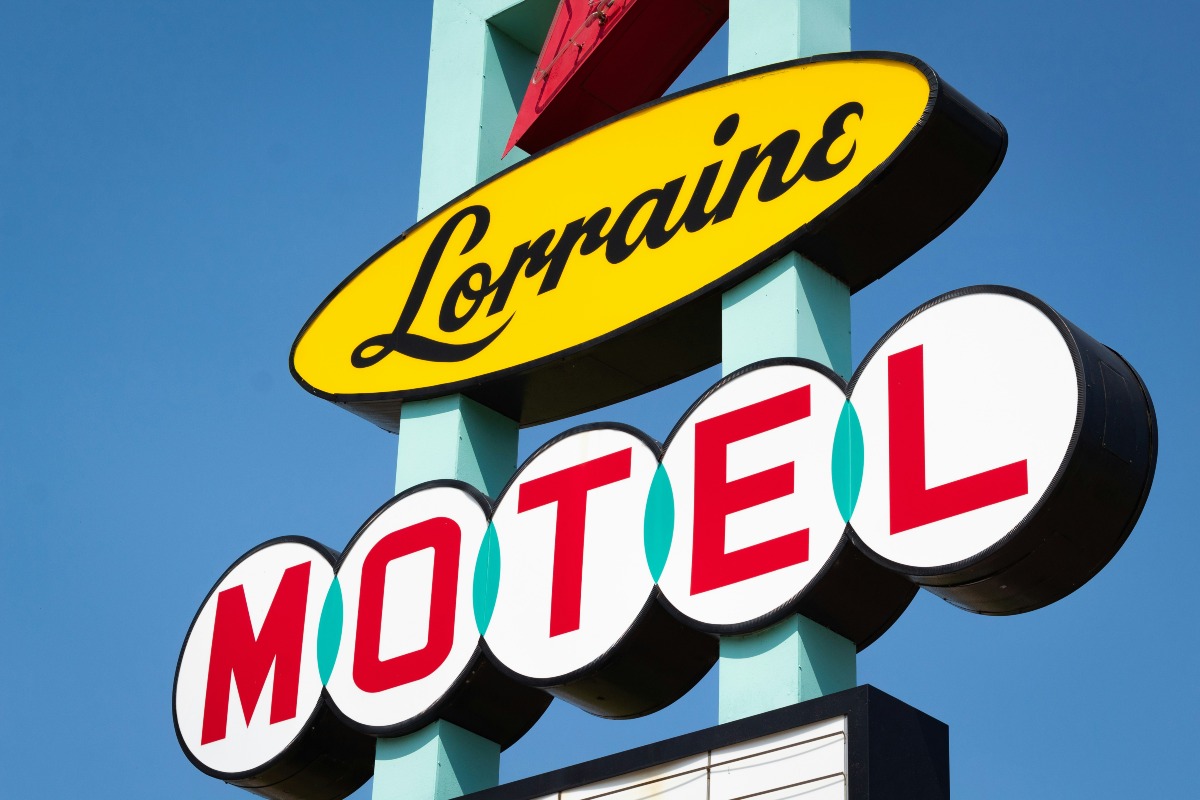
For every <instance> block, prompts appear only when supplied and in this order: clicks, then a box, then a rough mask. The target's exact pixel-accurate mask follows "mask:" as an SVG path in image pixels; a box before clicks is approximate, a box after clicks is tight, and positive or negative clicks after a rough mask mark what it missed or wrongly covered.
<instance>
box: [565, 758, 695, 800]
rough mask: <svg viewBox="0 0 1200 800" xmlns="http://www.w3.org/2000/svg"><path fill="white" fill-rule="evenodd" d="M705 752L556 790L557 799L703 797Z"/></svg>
mask: <svg viewBox="0 0 1200 800" xmlns="http://www.w3.org/2000/svg"><path fill="white" fill-rule="evenodd" d="M707 796H708V753H700V754H699V755H695V756H692V757H690V758H683V759H679V760H678V761H671V762H668V763H666V764H659V765H657V766H654V767H650V768H649V769H642V770H638V771H637V772H629V773H626V774H625V775H618V776H617V777H615V778H609V779H608V780H603V781H597V782H596V783H589V784H587V785H586V786H576V787H575V788H572V789H566V790H564V791H562V792H560V793H559V800H592V798H599V797H603V798H611V800H649V798H663V799H664V800H706V798H707Z"/></svg>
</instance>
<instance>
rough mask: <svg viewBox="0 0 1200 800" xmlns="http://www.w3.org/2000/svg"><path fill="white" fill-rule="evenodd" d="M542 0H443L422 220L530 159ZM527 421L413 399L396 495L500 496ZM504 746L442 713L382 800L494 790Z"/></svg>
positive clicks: (544, 17)
mask: <svg viewBox="0 0 1200 800" xmlns="http://www.w3.org/2000/svg"><path fill="white" fill-rule="evenodd" d="M553 9H554V4H553V3H547V2H545V1H544V0H435V2H434V6H433V28H432V34H431V40H430V48H429V82H428V94H427V100H426V108H425V133H424V141H423V143H422V149H421V188H420V195H419V198H418V204H417V205H418V213H419V215H420V216H424V215H426V214H428V213H429V212H431V211H434V210H435V209H437V208H438V207H440V206H441V205H443V204H444V203H446V202H447V201H448V200H451V199H453V198H454V197H456V196H458V195H459V194H461V193H462V192H464V191H466V190H467V189H470V188H471V187H472V186H474V185H475V184H477V183H478V182H480V181H481V180H483V179H484V178H487V177H489V176H490V175H493V174H494V173H496V172H498V171H499V170H500V169H501V168H502V167H504V166H508V164H510V163H514V162H516V161H518V160H520V159H521V158H522V157H523V154H522V153H521V152H520V151H519V150H513V151H512V152H511V153H510V154H509V156H508V158H507V159H505V161H504V163H503V164H501V162H500V153H501V152H502V151H503V148H504V143H505V141H506V139H507V137H508V132H509V131H510V130H511V129H512V125H513V121H514V120H515V119H516V110H517V106H518V105H519V104H520V102H521V98H522V97H523V96H524V92H525V82H526V81H527V80H528V78H529V76H530V75H532V74H533V69H534V66H535V62H536V59H537V53H538V50H539V49H540V47H541V43H542V41H543V39H544V38H545V36H546V31H547V29H548V28H549V26H550V14H551V13H552V12H553ZM516 459H517V425H516V423H515V422H513V421H512V420H510V419H508V418H506V417H504V416H502V415H500V414H497V413H496V412H494V411H491V410H490V409H487V408H485V407H483V406H481V405H479V404H478V403H475V402H473V401H472V400H469V399H468V398H466V397H463V396H461V395H451V396H448V397H439V398H436V399H433V400H425V401H421V402H414V403H406V404H405V405H404V406H403V408H402V409H401V412H400V436H399V450H398V454H397V463H396V491H397V492H400V491H403V490H404V489H407V488H408V487H410V486H413V485H415V484H418V483H421V482H423V481H427V480H432V479H435V478H457V479H458V480H461V481H465V482H467V483H469V484H471V485H472V486H474V487H475V488H477V489H479V490H481V491H483V492H485V493H486V494H488V495H490V496H492V497H495V496H496V495H497V494H499V492H500V489H501V488H502V487H503V486H504V483H505V482H506V481H507V480H508V478H509V476H511V475H512V473H513V470H514V469H515V468H516ZM499 776H500V746H499V745H497V744H496V743H495V742H492V741H489V740H487V739H485V738H483V737H481V736H478V735H476V734H474V733H471V732H470V731H467V730H464V729H462V728H460V727H458V726H456V725H453V724H451V723H449V722H446V721H444V720H439V721H437V722H434V723H433V724H431V725H429V726H427V727H425V728H423V729H422V730H420V731H417V732H416V733H412V734H409V735H407V736H401V737H397V738H394V739H380V740H379V741H378V742H377V744H376V748H375V778H374V785H373V790H372V791H373V795H372V796H373V798H374V800H451V798H455V797H459V796H461V795H463V794H466V793H468V792H474V791H477V790H479V789H486V788H488V787H489V786H495V785H496V783H497V782H498V780H499Z"/></svg>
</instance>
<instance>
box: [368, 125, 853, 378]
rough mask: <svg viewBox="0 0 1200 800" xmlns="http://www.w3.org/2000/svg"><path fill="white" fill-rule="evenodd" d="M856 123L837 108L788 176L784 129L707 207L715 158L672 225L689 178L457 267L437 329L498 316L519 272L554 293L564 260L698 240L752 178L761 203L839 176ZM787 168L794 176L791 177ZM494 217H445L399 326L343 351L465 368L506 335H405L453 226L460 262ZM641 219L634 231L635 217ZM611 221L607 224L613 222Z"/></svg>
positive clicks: (791, 149) (746, 157) (721, 132)
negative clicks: (493, 260) (461, 339)
mask: <svg viewBox="0 0 1200 800" xmlns="http://www.w3.org/2000/svg"><path fill="white" fill-rule="evenodd" d="M862 116H863V106H862V104H861V103H856V102H850V103H845V104H844V105H842V106H839V107H838V108H836V109H835V110H834V111H833V112H832V113H831V114H830V115H829V116H828V117H827V118H826V120H825V123H824V125H823V126H822V129H821V137H820V138H819V139H818V140H817V141H816V142H814V143H813V145H812V147H810V148H809V149H808V152H807V153H806V154H805V155H804V157H803V159H801V160H800V164H799V166H797V167H795V169H794V170H793V169H792V163H793V161H795V160H796V159H795V156H796V151H797V149H798V148H799V146H800V132H799V131H796V130H786V131H783V132H782V133H780V134H779V135H778V136H776V137H775V138H774V139H772V140H771V141H770V142H768V143H767V144H766V145H765V146H764V145H752V146H751V147H747V148H746V149H744V150H742V151H741V153H739V154H738V157H737V161H736V162H734V165H733V169H732V172H731V174H730V177H729V181H728V183H727V184H726V185H725V189H724V191H722V192H721V193H720V196H719V197H716V198H715V201H714V192H713V190H714V188H715V187H716V185H717V179H718V177H719V174H720V172H721V168H722V166H724V164H725V162H724V161H723V160H718V161H715V162H713V163H711V164H709V165H707V166H706V167H704V169H703V170H701V172H700V176H699V178H698V179H697V181H696V187H695V189H694V190H693V192H692V194H691V196H690V197H689V198H687V201H686V204H685V205H684V207H683V211H682V212H681V213H680V214H679V215H678V218H677V219H675V221H674V222H673V223H672V222H671V219H672V217H673V215H674V213H675V208H676V206H677V205H678V204H679V202H680V194H681V192H682V190H683V187H684V184H685V181H686V176H681V177H678V178H674V179H672V180H669V181H667V182H666V183H665V184H663V185H662V186H660V187H656V188H653V189H648V190H646V191H644V192H642V193H641V194H638V195H637V196H636V197H634V198H633V199H632V200H630V201H629V202H628V203H627V204H626V205H625V207H624V208H622V209H621V210H620V212H618V213H617V214H616V215H615V218H614V214H613V209H612V208H610V207H604V208H600V209H598V210H596V211H594V212H593V213H592V214H590V215H588V216H586V217H580V218H579V219H576V220H572V221H570V222H568V223H566V224H565V225H563V226H562V233H561V234H560V233H558V231H557V229H553V228H552V229H550V230H548V231H546V232H544V233H542V234H541V235H540V236H538V237H537V238H534V239H531V240H529V241H527V242H523V243H522V244H519V245H517V246H516V247H514V248H513V249H512V251H511V254H510V255H509V258H508V261H507V262H506V263H505V265H504V268H503V269H502V270H500V271H499V273H496V274H494V273H493V270H492V266H491V264H488V263H487V262H485V261H480V262H477V263H475V264H472V265H471V266H469V267H467V268H466V269H465V270H463V272H462V273H460V274H459V275H458V277H457V278H455V279H454V281H453V282H452V283H451V284H450V288H449V289H448V290H447V291H446V294H445V296H444V297H443V298H442V301H441V305H440V307H439V313H438V327H439V328H440V329H441V330H442V331H443V332H445V333H454V332H455V331H459V330H461V329H462V328H464V327H465V326H466V325H467V323H469V322H470V321H471V320H472V319H473V318H474V317H475V316H476V314H477V313H478V312H479V310H480V309H481V308H482V307H483V305H484V303H485V301H487V300H488V298H489V297H490V298H491V302H490V303H488V305H487V312H486V314H485V316H486V317H492V316H496V315H498V314H501V313H502V312H503V311H504V309H505V306H506V305H507V303H508V300H509V298H510V296H511V295H512V290H513V287H514V286H515V285H516V283H517V280H518V279H520V278H521V276H522V275H523V276H524V277H525V278H526V279H533V278H536V277H538V276H539V275H540V276H541V283H540V284H539V285H538V290H537V292H538V294H539V295H541V294H545V293H546V292H550V291H553V290H554V289H555V288H556V287H557V286H558V283H559V280H560V279H561V278H562V275H563V273H564V271H565V270H566V268H567V265H568V264H569V262H570V260H571V257H572V256H574V255H575V254H579V255H580V256H588V255H591V254H592V253H595V252H598V251H600V250H603V252H604V258H605V260H606V261H608V263H610V264H620V263H621V262H623V261H625V260H626V259H627V258H629V257H630V256H631V255H633V254H634V253H635V252H637V250H638V249H639V248H641V247H643V246H645V247H646V248H647V249H650V250H655V249H657V248H660V247H662V246H664V245H665V244H667V243H668V242H669V241H671V239H673V238H674V237H675V235H676V234H678V233H679V232H680V231H685V232H687V233H695V232H697V231H699V230H701V229H702V228H704V227H706V226H708V225H716V224H719V223H721V222H724V221H725V220H727V219H729V218H731V217H732V216H733V215H734V214H735V213H736V212H737V208H738V205H739V203H740V202H741V199H742V197H743V195H745V194H746V192H747V190H748V189H750V187H751V181H753V180H754V179H755V177H756V176H759V175H761V177H760V178H759V182H758V186H757V192H756V195H757V198H758V200H759V202H763V203H767V202H770V201H772V200H776V199H778V198H779V197H782V196H783V195H784V194H786V193H787V192H788V191H789V190H791V189H792V187H794V186H795V185H796V184H797V183H798V182H799V181H800V179H801V178H807V179H808V180H809V181H813V182H817V181H825V180H829V179H830V178H833V177H834V176H836V175H839V174H840V173H841V172H842V171H843V170H845V169H846V167H847V166H848V165H849V164H850V161H851V159H853V158H854V153H855V149H856V147H857V144H856V143H855V142H853V141H851V142H850V146H849V148H848V149H847V151H846V154H845V155H844V156H843V157H842V158H840V159H838V160H837V161H835V162H831V161H830V160H829V156H830V152H831V151H832V150H833V147H834V145H835V143H837V142H838V140H840V139H841V138H842V137H844V136H848V135H849V134H848V133H847V132H846V127H845V126H846V122H847V120H849V119H850V118H851V117H858V118H859V119H861V118H862ZM738 123H739V116H738V115H737V114H730V115H729V116H728V117H726V118H725V119H724V120H722V122H721V124H720V125H718V126H717V130H716V132H715V133H714V135H713V144H715V145H716V146H718V147H720V146H723V145H725V144H726V143H728V142H729V140H730V139H732V138H733V135H734V133H735V132H736V131H737V127H738ZM789 170H792V171H791V172H790V174H789ZM491 217H492V215H491V211H489V210H488V208H487V207H485V206H482V205H472V206H466V207H464V208H462V209H460V210H459V211H457V212H455V213H454V214H453V215H452V216H451V217H450V218H449V219H447V220H446V221H445V222H444V223H443V224H442V227H441V229H440V230H438V232H437V234H436V235H435V236H434V238H433V242H432V243H430V245H429V249H428V250H427V251H426V253H425V257H424V258H423V259H422V261H421V266H420V268H419V269H418V270H417V277H416V280H415V281H414V282H413V288H412V291H411V292H409V295H408V298H407V299H406V300H405V302H404V307H403V308H402V309H401V311H400V318H399V319H398V320H397V321H396V326H395V327H394V328H393V329H392V330H391V331H388V332H386V333H381V334H378V335H376V336H372V337H370V338H368V339H365V340H364V341H363V342H362V343H360V344H359V345H358V346H357V347H356V348H355V349H354V352H353V353H351V354H350V363H351V364H353V365H354V366H355V367H359V368H364V367H370V366H373V365H374V364H377V363H379V362H380V361H381V360H383V359H384V358H385V357H386V356H388V355H389V354H391V353H400V354H401V355H405V356H409V357H410V358H416V359H420V360H422V361H437V362H451V361H465V360H466V359H468V358H471V357H472V356H474V355H475V354H477V353H479V352H482V351H483V350H484V349H485V348H487V347H488V346H489V345H490V344H491V343H492V342H494V341H495V340H496V338H497V337H499V336H500V334H501V333H503V332H504V329H505V328H506V327H508V324H509V323H510V322H512V318H513V312H510V313H509V315H508V317H507V318H506V319H505V320H504V321H503V322H501V323H500V324H499V325H498V326H497V327H496V328H495V330H493V331H492V332H491V333H489V334H488V335H487V336H484V337H483V338H481V339H477V340H475V341H472V342H465V343H451V342H445V341H440V340H438V339H433V338H429V337H426V336H421V335H419V334H415V333H413V332H412V331H411V328H412V325H413V322H414V321H415V320H416V318H417V314H418V312H420V310H421V309H422V308H423V307H424V305H425V299H426V296H427V295H428V293H429V287H430V285H431V284H432V282H433V276H434V274H435V273H436V271H437V269H438V266H439V265H440V264H441V261H442V257H443V256H444V255H445V253H446V248H447V246H448V245H449V242H450V239H451V237H452V236H453V235H454V234H455V232H457V231H458V229H459V228H460V227H462V226H465V225H470V232H469V233H468V235H467V241H466V243H465V244H464V245H463V247H462V250H460V251H459V255H466V254H467V253H469V252H471V251H472V250H474V249H475V247H476V246H477V245H478V244H479V243H480V242H482V241H483V239H484V237H485V236H486V234H487V230H488V226H489V225H490V223H491ZM639 219H645V222H644V223H642V224H641V225H640V226H637V225H635V223H636V222H637V220H639ZM610 221H611V223H610Z"/></svg>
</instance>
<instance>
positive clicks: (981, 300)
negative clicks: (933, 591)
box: [850, 292, 1080, 569]
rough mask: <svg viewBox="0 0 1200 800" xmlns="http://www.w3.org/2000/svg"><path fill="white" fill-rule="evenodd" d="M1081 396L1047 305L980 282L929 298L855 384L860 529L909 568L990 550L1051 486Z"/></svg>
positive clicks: (854, 518) (855, 517) (872, 545)
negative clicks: (972, 289)
mask: <svg viewBox="0 0 1200 800" xmlns="http://www.w3.org/2000/svg"><path fill="white" fill-rule="evenodd" d="M1079 397H1080V394H1079V385H1078V377H1077V373H1076V367H1075V361H1074V358H1073V356H1072V353H1071V350H1070V348H1069V347H1068V345H1067V342H1066V340H1065V339H1064V337H1063V334H1062V332H1061V331H1060V330H1059V328H1058V327H1057V326H1056V325H1055V323H1054V321H1052V320H1051V319H1050V318H1049V317H1048V316H1047V314H1046V313H1045V312H1043V311H1042V310H1041V309H1040V308H1038V307H1036V306H1034V305H1032V304H1031V303H1029V302H1027V301H1025V300H1023V299H1021V298H1019V297H1016V296H1013V295H1009V294H998V293H982V292H977V293H969V294H963V295H959V296H955V297H951V298H950V299H947V300H944V301H941V302H937V303H935V304H933V305H931V306H929V307H927V308H925V309H924V310H922V311H920V312H919V313H917V314H916V315H915V316H913V317H912V318H910V319H908V320H906V321H905V322H904V323H903V324H901V325H900V326H899V327H898V328H897V329H896V330H895V331H893V332H892V334H891V335H890V336H888V337H887V338H886V339H885V340H884V341H882V342H881V343H880V345H879V346H878V347H877V349H876V350H875V351H874V352H873V353H872V354H871V355H870V357H869V359H868V362H867V364H866V365H865V366H864V367H863V368H862V370H861V372H860V374H859V376H858V377H857V379H856V380H855V382H854V384H853V387H852V392H851V402H852V403H853V405H854V409H855V411H856V412H857V414H858V418H859V421H860V423H861V425H862V437H863V443H864V453H863V473H862V486H861V490H860V492H859V496H858V502H857V505H856V506H855V508H854V512H853V514H852V515H851V520H850V522H851V526H852V527H853V529H854V532H855V533H856V534H857V535H858V537H859V538H860V539H861V540H862V542H863V543H864V544H865V545H866V546H867V547H868V548H869V549H870V550H872V551H873V552H874V553H875V554H877V555H878V556H880V557H882V558H883V559H885V560H887V561H890V562H892V563H894V564H899V565H902V566H904V567H912V568H918V569H922V568H935V567H943V566H947V565H952V564H956V563H959V562H963V561H966V560H968V559H971V558H974V557H976V556H978V555H980V554H982V553H984V552H985V551H987V550H988V549H989V548H991V547H993V546H995V545H996V544H998V543H999V542H1001V541H1002V540H1003V539H1004V538H1005V537H1006V536H1007V535H1008V534H1009V533H1010V532H1012V531H1013V530H1014V528H1016V527H1017V526H1018V524H1019V523H1020V522H1021V521H1022V520H1023V519H1024V518H1025V517H1026V515H1027V514H1029V512H1030V511H1032V510H1033V509H1034V507H1035V506H1036V505H1037V503H1038V502H1039V500H1040V499H1041V498H1042V496H1043V495H1044V494H1045V492H1046V491H1047V490H1048V489H1049V487H1050V484H1051V482H1052V481H1053V479H1054V477H1055V475H1056V474H1057V473H1058V470H1059V468H1060V466H1061V464H1062V463H1063V460H1064V458H1065V456H1066V454H1067V452H1068V450H1069V448H1070V446H1071V441H1072V437H1073V435H1074V432H1075V429H1076V420H1077V415H1078V405H1079ZM893 423H895V425H896V428H895V430H893ZM922 423H923V430H922ZM901 426H902V427H901ZM922 469H923V471H924V475H923V476H922V475H921V470H922Z"/></svg>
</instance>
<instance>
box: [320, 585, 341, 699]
mask: <svg viewBox="0 0 1200 800" xmlns="http://www.w3.org/2000/svg"><path fill="white" fill-rule="evenodd" d="M342 619H343V610H342V585H341V584H340V583H338V579H337V576H336V575H334V576H333V583H331V584H329V591H328V592H326V593H325V603H324V604H323V605H322V606H321V621H320V623H319V624H318V625H317V672H319V673H320V675H321V685H322V686H327V685H328V684H329V676H330V675H332V674H333V665H334V664H335V663H337V656H338V648H339V647H341V644H342Z"/></svg>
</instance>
